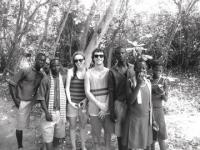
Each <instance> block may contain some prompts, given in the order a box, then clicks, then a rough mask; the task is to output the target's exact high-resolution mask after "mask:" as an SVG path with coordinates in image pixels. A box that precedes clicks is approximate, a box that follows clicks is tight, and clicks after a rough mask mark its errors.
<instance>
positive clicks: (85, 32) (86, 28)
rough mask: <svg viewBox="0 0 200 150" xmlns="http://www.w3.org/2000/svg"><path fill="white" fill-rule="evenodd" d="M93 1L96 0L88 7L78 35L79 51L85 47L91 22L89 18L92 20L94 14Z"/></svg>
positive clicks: (94, 5)
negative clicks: (88, 9) (88, 10)
mask: <svg viewBox="0 0 200 150" xmlns="http://www.w3.org/2000/svg"><path fill="white" fill-rule="evenodd" d="M95 1H96V0H94V2H93V5H92V7H91V9H90V12H89V15H88V16H87V19H86V22H85V25H84V27H83V30H82V34H81V36H80V37H81V38H80V50H81V51H84V50H85V47H86V43H87V37H88V32H89V28H90V23H91V20H92V18H93V16H94V14H95V9H96V2H95Z"/></svg>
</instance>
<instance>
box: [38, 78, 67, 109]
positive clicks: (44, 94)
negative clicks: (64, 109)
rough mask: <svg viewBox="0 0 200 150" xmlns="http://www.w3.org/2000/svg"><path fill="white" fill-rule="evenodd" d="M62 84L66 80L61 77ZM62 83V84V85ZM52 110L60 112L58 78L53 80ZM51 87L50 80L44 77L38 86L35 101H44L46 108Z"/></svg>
mask: <svg viewBox="0 0 200 150" xmlns="http://www.w3.org/2000/svg"><path fill="white" fill-rule="evenodd" d="M63 80H64V81H63V82H64V83H65V80H66V78H64V77H63ZM64 83H63V84H64ZM54 86H55V87H54V106H53V109H54V110H60V85H59V78H58V77H57V78H54ZM50 87H51V78H50V76H45V77H44V78H43V79H42V81H41V84H40V87H39V89H38V92H37V100H41V101H42V100H45V101H46V105H47V107H48V106H49V95H50Z"/></svg>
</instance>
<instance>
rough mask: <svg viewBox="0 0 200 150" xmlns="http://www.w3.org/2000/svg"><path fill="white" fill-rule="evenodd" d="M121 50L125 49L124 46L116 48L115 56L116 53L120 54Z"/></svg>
mask: <svg viewBox="0 0 200 150" xmlns="http://www.w3.org/2000/svg"><path fill="white" fill-rule="evenodd" d="M121 49H123V47H122V46H118V47H116V48H115V55H116V53H118V52H119V51H120V50H121Z"/></svg>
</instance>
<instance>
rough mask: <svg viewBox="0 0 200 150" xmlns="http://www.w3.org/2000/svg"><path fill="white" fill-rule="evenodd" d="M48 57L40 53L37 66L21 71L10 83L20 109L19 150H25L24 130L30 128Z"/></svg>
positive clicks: (14, 98)
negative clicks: (43, 68)
mask: <svg viewBox="0 0 200 150" xmlns="http://www.w3.org/2000/svg"><path fill="white" fill-rule="evenodd" d="M45 60H46V56H45V55H44V54H43V53H39V54H38V55H37V56H36V59H35V65H34V66H33V67H30V68H26V69H23V70H20V71H19V72H18V73H17V74H16V75H14V77H13V79H12V80H10V81H9V88H10V93H11V96H12V98H13V100H14V102H15V105H16V107H17V108H18V113H17V127H16V138H17V143H18V149H22V148H23V142H22V140H23V130H24V129H25V128H27V127H28V126H29V122H30V112H31V109H32V106H33V105H34V104H35V102H36V92H37V89H38V87H39V84H40V82H41V80H42V78H43V73H42V72H41V71H40V69H41V68H42V67H43V66H44V64H45Z"/></svg>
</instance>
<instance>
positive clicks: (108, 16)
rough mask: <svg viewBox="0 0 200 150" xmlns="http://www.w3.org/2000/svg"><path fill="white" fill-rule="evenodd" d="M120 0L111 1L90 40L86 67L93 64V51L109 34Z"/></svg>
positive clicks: (86, 52) (86, 53) (86, 51)
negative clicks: (106, 34) (105, 35)
mask: <svg viewBox="0 0 200 150" xmlns="http://www.w3.org/2000/svg"><path fill="white" fill-rule="evenodd" d="M119 2H120V0H111V2H110V5H109V7H108V8H107V10H106V13H105V15H104V17H103V18H102V20H101V21H100V23H99V25H98V26H97V28H96V29H95V31H94V33H93V36H92V39H91V40H90V42H89V44H88V46H87V48H86V50H85V56H86V66H87V67H89V66H90V63H91V54H92V51H93V50H94V49H95V48H97V47H98V45H99V42H100V41H101V39H102V38H103V36H104V34H105V33H106V32H107V30H108V27H109V24H110V22H111V21H112V18H113V16H114V12H115V10H116V8H117V6H118V4H119Z"/></svg>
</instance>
